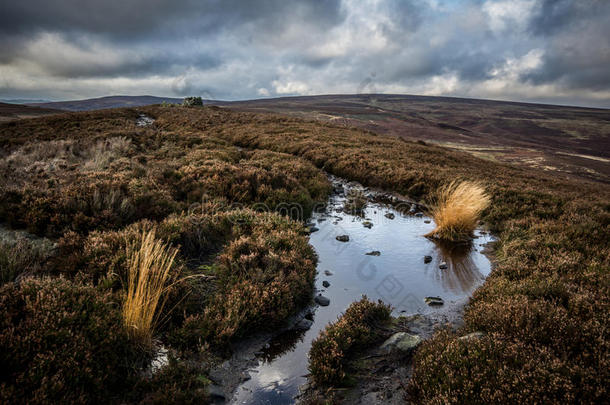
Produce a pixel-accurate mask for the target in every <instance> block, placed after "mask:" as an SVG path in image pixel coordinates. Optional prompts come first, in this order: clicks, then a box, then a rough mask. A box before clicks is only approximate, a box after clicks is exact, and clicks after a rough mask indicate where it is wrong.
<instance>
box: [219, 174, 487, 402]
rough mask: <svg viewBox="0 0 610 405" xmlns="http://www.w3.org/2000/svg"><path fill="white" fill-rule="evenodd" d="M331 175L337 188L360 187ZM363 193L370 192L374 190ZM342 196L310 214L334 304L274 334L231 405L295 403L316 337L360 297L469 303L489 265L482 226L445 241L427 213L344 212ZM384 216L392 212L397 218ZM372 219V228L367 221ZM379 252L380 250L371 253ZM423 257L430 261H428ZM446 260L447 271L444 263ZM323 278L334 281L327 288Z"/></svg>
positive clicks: (404, 307) (405, 311)
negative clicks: (343, 238)
mask: <svg viewBox="0 0 610 405" xmlns="http://www.w3.org/2000/svg"><path fill="white" fill-rule="evenodd" d="M332 180H333V182H334V183H335V186H336V188H338V189H341V188H344V189H345V190H347V189H349V188H350V187H352V188H356V189H359V188H360V189H361V187H360V186H358V185H354V184H349V185H348V184H346V183H344V182H341V181H339V180H338V179H334V178H333V179H332ZM363 192H364V193H365V194H366V195H369V196H370V195H371V193H372V192H370V191H368V190H363ZM344 201H345V196H344V194H343V193H335V194H334V195H333V196H332V197H331V198H330V200H329V203H328V207H327V209H326V210H325V212H323V213H316V214H314V216H313V218H312V223H313V224H314V225H315V227H317V228H318V229H319V230H317V231H315V232H313V233H312V234H311V236H310V243H311V245H312V246H313V247H314V248H315V250H316V252H317V253H318V256H319V263H318V276H317V279H316V288H317V291H316V295H317V294H322V295H323V296H324V297H327V298H329V299H330V305H328V306H319V307H315V308H314V309H313V310H312V312H311V313H310V314H309V315H308V316H307V317H308V318H310V319H312V320H313V324H312V325H311V327H310V328H309V329H308V330H306V331H304V330H300V331H299V330H290V331H288V332H285V333H283V334H282V335H280V336H278V337H277V338H275V339H274V340H272V341H271V342H270V344H269V345H267V347H266V348H265V349H264V350H263V351H262V353H261V355H260V357H259V359H258V366H256V367H255V368H254V369H252V370H250V371H249V375H250V377H251V378H250V379H249V380H248V381H246V382H245V383H243V384H242V385H241V386H240V387H238V389H237V391H236V392H235V395H234V397H233V399H232V401H231V403H234V404H290V403H293V402H294V399H293V398H294V396H295V395H297V393H298V388H299V386H300V385H302V384H304V383H305V382H306V380H307V378H306V375H307V373H308V371H307V363H308V360H307V353H308V351H309V348H310V346H311V342H312V340H313V339H315V338H316V337H317V336H318V335H319V333H320V331H321V330H322V329H323V328H324V327H325V326H326V325H327V324H328V323H329V322H332V321H334V320H336V319H337V317H338V316H339V315H340V314H341V313H342V312H343V311H345V309H346V308H347V307H348V306H349V305H350V303H352V302H354V301H356V300H359V299H360V298H361V297H362V295H367V296H368V298H369V299H372V300H377V299H381V300H383V301H384V302H385V303H388V304H391V305H392V306H393V307H394V315H410V314H415V313H429V312H432V311H439V310H443V309H446V308H447V307H450V306H451V305H455V304H456V303H458V302H463V301H464V300H465V299H466V298H467V297H468V296H469V295H470V294H471V293H472V292H473V290H474V289H475V288H476V287H477V286H479V285H480V284H481V283H482V282H483V280H484V278H485V277H486V276H487V274H488V273H489V271H490V268H491V265H490V262H489V260H488V259H487V257H485V256H484V255H483V254H482V253H481V250H482V248H483V246H484V245H485V244H486V243H488V242H490V241H491V237H490V236H489V235H487V234H485V233H482V232H481V231H477V232H476V236H477V238H476V239H475V240H474V243H473V244H472V246H469V247H456V246H441V245H439V244H437V243H435V242H433V241H431V240H429V239H427V238H425V237H424V236H423V235H424V234H426V233H427V232H429V231H430V230H432V229H433V228H434V223H433V222H432V221H431V220H430V219H429V218H426V217H424V216H416V215H415V214H414V213H413V212H411V213H407V214H401V213H400V212H398V211H396V210H395V209H393V208H391V207H388V206H385V205H380V204H373V203H369V204H368V206H367V208H366V209H365V211H364V213H363V214H364V215H363V216H362V217H361V216H354V215H349V214H347V213H345V212H342V211H341V208H342V207H343V204H344ZM386 214H388V216H390V217H391V216H392V214H393V219H390V218H388V217H387V216H386ZM418 215H421V214H418ZM367 220H368V221H369V222H372V224H373V225H372V227H370V228H368V227H365V226H364V225H365V224H366V221H367ZM427 222H429V223H427ZM367 225H368V224H367ZM339 235H348V236H349V241H348V242H340V241H338V240H337V239H336V237H337V236H339ZM373 251H378V252H379V255H378V256H376V255H367V254H366V253H370V252H373ZM425 256H431V257H432V260H431V261H430V262H429V263H424V257H425ZM443 262H445V263H446V265H447V268H446V269H440V268H439V266H440V265H441V264H442V263H443ZM325 281H326V282H328V283H330V285H329V286H328V287H327V288H325V287H324V286H323V282H325ZM427 296H437V297H441V298H442V299H443V300H444V302H445V303H444V305H443V306H441V307H430V306H428V305H427V304H426V303H425V302H424V298H425V297H427Z"/></svg>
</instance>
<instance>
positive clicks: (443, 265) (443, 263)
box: [438, 262, 447, 270]
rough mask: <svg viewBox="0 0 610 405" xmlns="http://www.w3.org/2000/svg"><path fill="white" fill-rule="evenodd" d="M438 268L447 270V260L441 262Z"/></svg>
mask: <svg viewBox="0 0 610 405" xmlns="http://www.w3.org/2000/svg"><path fill="white" fill-rule="evenodd" d="M438 268H439V269H441V270H446V269H447V263H446V262H441V264H439V265H438Z"/></svg>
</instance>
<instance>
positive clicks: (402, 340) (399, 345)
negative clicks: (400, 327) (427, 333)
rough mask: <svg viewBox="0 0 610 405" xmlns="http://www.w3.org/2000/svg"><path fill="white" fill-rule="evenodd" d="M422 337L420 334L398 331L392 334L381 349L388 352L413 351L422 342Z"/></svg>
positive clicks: (406, 352) (405, 352)
mask: <svg viewBox="0 0 610 405" xmlns="http://www.w3.org/2000/svg"><path fill="white" fill-rule="evenodd" d="M422 341H423V340H422V338H421V337H419V336H418V335H411V334H409V333H406V332H398V333H395V334H393V335H392V336H390V337H389V338H388V339H387V340H386V341H385V342H383V344H382V345H381V347H380V348H381V350H382V351H384V352H386V353H391V352H400V353H403V354H408V353H410V352H412V351H413V350H414V349H415V348H416V347H417V346H419V344H420V343H421V342H422Z"/></svg>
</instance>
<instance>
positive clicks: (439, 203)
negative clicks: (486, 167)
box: [426, 180, 491, 241]
mask: <svg viewBox="0 0 610 405" xmlns="http://www.w3.org/2000/svg"><path fill="white" fill-rule="evenodd" d="M490 202H491V198H490V196H489V194H488V193H487V191H486V190H485V187H484V186H483V185H482V184H480V183H477V182H473V181H455V180H454V181H452V182H451V183H449V184H447V185H445V186H443V187H441V188H440V189H439V190H438V191H437V193H436V195H435V197H434V200H433V202H432V204H431V205H432V209H431V215H432V217H433V218H434V222H435V223H436V228H435V229H434V230H433V231H432V232H430V233H428V234H427V235H426V236H430V237H435V238H438V239H443V240H451V241H463V240H467V239H469V238H470V237H472V233H473V231H474V230H475V229H476V226H477V223H478V221H479V217H480V215H481V213H482V212H483V211H484V210H485V209H486V208H487V207H488V206H489V204H490Z"/></svg>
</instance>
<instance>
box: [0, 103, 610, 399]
mask: <svg viewBox="0 0 610 405" xmlns="http://www.w3.org/2000/svg"><path fill="white" fill-rule="evenodd" d="M140 110H141V111H145V112H146V113H147V114H148V115H150V116H151V117H153V118H155V119H156V121H155V124H154V125H153V126H152V127H143V128H141V127H137V126H136V125H135V120H136V118H137V116H138V112H137V111H135V110H131V109H120V110H108V111H100V112H91V113H78V114H69V115H66V116H58V117H46V118H40V119H35V120H25V121H19V122H11V123H6V124H1V125H0V145H1V146H2V152H1V153H2V154H1V155H0V158H1V159H0V197H1V198H0V219H1V220H2V221H3V222H6V223H8V224H9V225H10V226H12V227H16V228H27V229H28V230H29V231H30V232H32V233H34V234H37V235H40V236H47V237H51V238H53V239H54V240H56V241H57V248H56V250H54V251H49V252H41V253H37V254H39V255H40V256H39V257H41V258H44V260H43V259H41V260H40V261H39V262H37V263H31V262H28V261H23V265H21V262H20V259H19V257H20V255H19V254H18V253H16V252H15V250H14V249H25V250H24V251H29V250H27V249H30V250H33V249H34V248H33V247H28V246H25V247H24V246H22V244H18V245H2V249H4V250H5V252H4V253H2V254H0V258H2V257H5V258H7V259H6V260H4V262H6V263H9V264H10V265H6V266H3V267H2V269H1V270H2V272H3V274H2V277H1V278H0V279H1V280H2V281H3V283H5V284H4V287H2V288H3V290H2V294H1V298H2V300H1V301H0V312H1V313H2V314H3V315H4V316H3V319H4V321H3V322H4V324H3V327H4V328H3V330H5V331H8V332H5V333H3V334H2V335H0V349H1V351H2V352H3V353H5V354H9V355H12V354H14V353H15V352H17V351H18V350H19V349H18V347H21V346H19V345H30V343H29V342H30V340H31V339H34V337H32V336H31V333H30V332H28V331H29V330H32V328H44V326H43V325H46V324H45V322H46V321H45V319H44V318H41V315H40V314H39V312H40V310H39V308H53V311H54V316H55V317H56V318H57V319H56V320H54V321H53V322H54V323H53V324H54V325H56V329H57V330H58V331H59V332H58V333H59V337H57V335H55V334H54V335H52V336H47V335H43V336H36V337H35V339H37V342H38V343H37V345H36V346H31V345H30V346H28V347H34V348H35V349H33V350H32V351H29V352H27V353H25V354H24V355H23V356H20V357H19V358H18V361H19V363H18V364H17V363H15V365H11V367H10V368H8V369H7V371H3V374H2V375H1V381H0V384H2V387H1V388H2V392H3V393H6V394H5V395H6V396H7V398H8V399H13V400H15V398H24V399H23V402H27V401H28V400H29V401H30V402H36V401H37V402H44V401H47V402H51V401H53V399H54V398H55V397H54V396H51V394H49V395H50V396H48V397H45V395H46V393H47V392H50V393H57V392H73V393H74V395H75V396H74V398H75V400H81V401H87V400H89V401H95V400H96V398H98V395H101V394H100V393H101V392H106V393H107V394H108V395H110V398H116V401H128V402H139V401H153V400H158V401H161V402H162V401H163V399H164V398H167V397H165V396H164V395H169V394H168V393H172V392H181V391H182V392H183V393H184V392H188V393H190V394H191V396H190V397H188V398H185V400H187V399H189V398H190V399H193V398H196V399H197V400H205V385H206V384H207V380H206V372H207V371H206V369H205V367H204V368H197V367H193V366H192V364H187V363H185V362H183V361H174V362H170V366H168V368H167V369H165V370H164V371H163V372H162V373H161V374H159V375H157V376H156V377H154V378H156V379H158V380H159V381H155V380H154V378H153V380H151V379H149V378H145V377H142V375H141V374H140V371H141V369H142V367H143V366H142V364H145V363H146V361H147V360H148V359H149V358H150V353H146V352H142V349H141V348H138V347H134V345H133V344H132V342H131V341H130V340H129V339H128V336H127V334H125V333H124V330H122V329H120V325H121V316H120V306H121V304H122V302H123V301H124V296H125V282H126V280H127V264H126V253H125V251H126V246H128V244H129V243H131V242H133V241H134V238H137V237H138V236H140V235H141V234H142V232H143V231H148V230H150V229H152V228H153V227H154V228H155V229H156V237H157V238H159V239H160V240H161V241H163V242H164V243H167V244H171V245H172V246H175V247H177V248H178V253H177V256H176V260H175V261H174V264H173V268H172V276H173V277H175V279H181V278H185V280H186V281H185V282H183V283H178V284H176V286H175V287H174V288H173V289H172V290H171V291H170V292H169V298H168V302H167V303H166V305H165V306H164V308H165V309H166V310H167V312H166V313H164V314H162V319H164V322H162V324H161V325H160V327H159V332H158V334H157V336H155V339H159V340H160V341H161V342H162V343H163V344H165V345H166V346H168V347H170V348H171V350H172V351H173V353H175V355H176V356H175V357H177V358H184V357H185V356H186V355H189V356H194V355H195V354H196V355H197V356H199V358H200V359H204V360H205V359H207V358H213V357H215V356H222V355H226V353H227V351H228V350H229V344H230V343H231V342H232V341H234V340H235V339H239V338H241V337H243V336H247V335H248V334H250V333H252V332H254V331H257V330H261V329H264V328H273V327H276V326H278V325H279V324H281V323H282V322H283V321H284V320H285V319H286V317H287V316H289V315H290V314H291V313H293V312H294V311H295V310H297V309H298V308H299V307H301V306H302V305H304V304H305V303H306V302H308V300H310V299H311V290H312V287H313V284H312V282H313V279H314V275H315V255H314V253H313V251H312V250H311V248H310V246H309V245H308V243H307V237H306V235H304V234H303V227H302V225H300V224H299V223H297V222H295V221H292V220H290V219H289V218H286V217H282V216H280V215H277V214H275V213H260V212H256V210H257V209H258V208H260V207H261V205H260V204H265V205H266V206H268V207H270V208H273V207H275V206H277V204H279V203H299V204H301V206H302V207H303V213H302V214H303V216H307V215H308V213H309V212H310V211H311V209H312V208H313V206H314V204H315V202H316V201H324V200H325V198H326V195H327V194H328V192H329V189H330V186H329V184H328V182H327V180H326V177H325V176H324V173H323V171H322V170H326V171H328V172H331V173H333V174H336V175H338V176H342V177H346V178H348V179H351V180H357V181H359V182H361V183H363V184H365V185H367V186H374V187H381V188H384V189H387V190H394V191H397V192H400V193H403V194H405V195H408V196H410V197H414V198H417V199H426V198H427V197H428V196H430V195H431V193H432V192H433V191H434V190H436V189H437V187H438V186H439V185H441V184H446V183H448V182H450V181H452V180H455V179H464V180H473V181H479V182H482V183H483V185H484V186H485V188H486V189H487V191H488V192H489V194H490V195H491V196H492V202H491V206H490V208H488V209H487V210H486V211H485V212H484V213H483V218H484V221H485V222H486V224H487V225H488V226H489V227H490V228H491V230H493V231H494V232H495V233H496V235H498V238H499V243H498V246H497V251H496V258H497V265H496V268H495V270H494V271H493V273H492V274H491V276H490V277H489V278H488V280H487V281H486V283H485V285H484V286H483V287H482V288H480V289H479V290H478V291H477V292H476V294H475V296H474V298H473V300H472V302H471V304H470V305H469V306H468V309H467V312H466V316H465V320H466V326H465V327H464V330H463V331H460V332H459V333H457V334H452V333H448V332H444V333H441V334H439V335H438V336H436V337H435V338H433V339H432V340H430V341H428V342H426V343H425V344H424V345H423V346H422V347H421V348H420V349H419V351H418V353H417V354H416V356H415V376H414V379H413V381H412V382H411V385H410V389H409V393H408V395H409V396H410V398H411V399H413V400H415V401H418V402H422V403H439V402H473V403H475V402H496V403H500V402H506V401H516V400H522V399H528V401H532V402H544V401H572V400H574V401H576V400H580V401H581V402H601V401H603V399H604V398H606V397H607V396H608V392H607V390H608V388H607V387H608V386H609V385H610V372H609V371H608V370H609V367H608V366H610V354H609V353H610V350H609V349H610V347H609V346H610V337H609V336H608V333H609V332H608V327H607V326H608V323H609V322H608V321H609V317H610V316H609V314H610V298H609V297H610V291H609V290H610V276H609V271H608V270H609V268H608V263H609V256H610V248H609V244H608V235H609V232H608V230H609V226H610V204H609V203H608V198H609V197H610V191H609V190H608V188H607V186H604V185H601V184H589V183H584V182H580V183H579V182H574V181H571V180H567V179H563V178H561V177H560V176H559V175H555V174H553V173H542V172H539V171H533V170H529V169H517V168H513V167H509V166H503V165H499V164H495V163H492V162H489V161H483V160H479V159H476V158H474V157H472V156H470V155H466V154H461V153H457V152H450V151H447V150H444V149H442V148H439V147H434V146H429V145H425V144H421V143H407V142H403V141H400V140H397V139H393V138H389V137H384V136H376V135H374V134H371V133H365V132H362V131H359V130H352V129H345V128H336V127H332V126H328V125H323V124H320V123H314V122H302V121H298V120H294V119H290V118H284V117H277V116H272V115H252V114H244V113H235V112H229V111H223V110H221V109H218V108H207V107H206V108H175V107H173V108H172V107H166V108H162V107H146V108H143V109H140ZM295 216H300V215H299V214H295ZM37 257H38V256H37ZM5 267H6V269H7V270H6V274H5V273H4V272H5ZM26 275H27V276H34V277H35V278H51V280H50V281H49V280H46V281H36V282H31V283H30V282H28V283H24V282H21V283H18V282H16V281H19V280H20V279H21V278H23V277H25V276H26ZM73 291H76V292H73ZM66 295H67V296H69V297H72V296H80V295H82V296H83V297H85V296H87V297H91V298H90V299H89V300H86V301H87V302H93V303H95V305H94V304H91V305H92V306H87V305H85V304H84V303H81V304H79V305H85V306H84V308H83V309H81V310H79V312H78V313H79V314H80V318H78V319H77V320H74V317H75V315H74V308H76V305H77V304H76V303H74V304H73V301H71V300H66V299H63V298H61V297H64V296H66ZM19 297H23V298H19ZM27 297H37V298H36V300H34V301H32V300H33V298H27ZM32 302H35V303H36V305H37V306H36V305H33V304H32ZM27 308H31V310H30V309H27ZM79 308H80V307H79ZM99 308H104V314H105V315H104V317H103V318H102V315H100V313H99V311H100V309H99ZM26 309H27V310H26ZM170 309H171V310H170ZM8 315H10V316H8ZM98 324H101V325H105V327H104V328H103V330H107V331H109V332H108V333H112V336H110V337H108V336H107V335H106V334H104V333H103V332H101V331H100V329H99V326H97V325H98ZM73 330H78V331H79V334H78V336H79V337H78V341H79V342H81V344H82V345H83V347H85V348H88V349H83V350H91V351H92V352H93V353H95V351H96V350H97V349H96V348H97V347H98V345H100V344H102V343H104V342H105V340H100V339H101V338H100V337H97V336H98V334H102V335H104V336H103V339H111V340H109V341H110V342H112V344H113V345H117V344H119V347H121V348H122V349H121V350H124V351H125V353H126V354H125V355H124V356H122V359H125V361H128V363H129V364H128V365H126V366H125V368H124V369H123V368H120V370H123V371H122V372H123V373H124V375H123V377H124V378H121V379H119V380H118V381H115V380H108V379H106V378H105V377H100V378H98V379H96V380H95V381H90V380H88V379H86V378H82V379H76V380H66V381H64V380H62V381H61V382H58V383H56V385H53V387H56V390H55V391H52V390H48V389H43V390H41V389H40V387H41V386H42V385H41V384H43V382H45V381H46V380H44V381H43V379H44V376H45V375H47V374H49V373H51V370H64V369H67V368H68V367H69V368H72V369H83V370H86V374H87V375H89V374H91V375H92V376H105V370H106V369H107V368H108V367H110V366H112V365H113V364H114V363H115V362H116V361H118V360H116V359H115V358H114V357H112V356H107V359H108V360H107V361H100V362H93V363H91V362H90V358H89V357H88V356H84V357H83V358H78V357H77V358H74V357H73V354H72V353H71V352H69V351H66V352H65V353H64V352H61V351H58V350H57V349H56V348H55V347H54V346H52V345H50V342H55V341H57V339H63V340H65V341H66V342H70V341H71V339H73V337H72V336H71V335H70V333H71V332H70V331H73ZM470 331H483V332H485V333H486V336H485V337H484V338H482V339H480V340H477V341H472V342H468V343H465V342H463V341H459V340H458V339H457V337H458V336H459V335H460V334H463V333H467V332H470ZM115 332H116V333H115ZM74 339H76V337H74ZM14 342H17V343H14ZM19 342H21V343H19ZM100 342H101V343H100ZM66 344H67V345H69V344H70V343H66ZM104 344H105V343H104ZM15 345H17V346H15ZM45 353H47V354H48V355H47V356H45V355H44V354H45ZM49 353H59V354H56V355H55V356H51V355H50V354H49ZM15 361H17V360H15ZM121 361H123V360H121ZM36 362H41V363H40V364H41V365H37V364H38V363H36ZM11 364H13V363H11ZM202 364H205V361H204V362H203V363H202ZM34 365H36V367H34V368H32V367H33V366H34ZM68 365H69V366H68ZM24 370H27V371H24ZM24 373H26V374H27V373H37V374H36V375H34V376H29V375H28V376H25V375H26V374H24ZM23 381H27V384H28V385H23ZM131 381H135V382H133V384H131V385H130V384H127V385H128V386H130V387H134V386H135V387H137V389H136V390H133V389H127V390H126V387H125V383H127V382H129V383H130V382H131ZM530 381H531V383H530ZM57 384H59V385H57ZM37 387H38V388H37ZM19 390H22V391H19ZM89 393H91V394H89ZM20 395H22V397H21V396H20ZM53 395H57V394H53ZM89 395H90V396H89ZM3 399H4V398H3ZM13 402H14V401H13Z"/></svg>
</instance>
